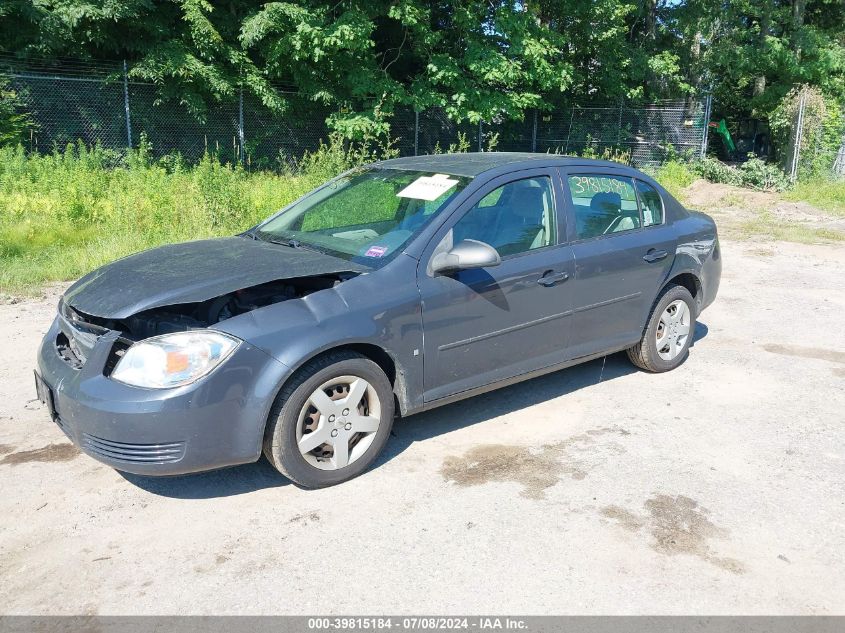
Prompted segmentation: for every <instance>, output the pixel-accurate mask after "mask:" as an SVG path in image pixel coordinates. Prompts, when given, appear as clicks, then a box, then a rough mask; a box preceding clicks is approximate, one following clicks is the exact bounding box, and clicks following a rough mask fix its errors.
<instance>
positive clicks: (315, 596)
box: [0, 241, 845, 614]
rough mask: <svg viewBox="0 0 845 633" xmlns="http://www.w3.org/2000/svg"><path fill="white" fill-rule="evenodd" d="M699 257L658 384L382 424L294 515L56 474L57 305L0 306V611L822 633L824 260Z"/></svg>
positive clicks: (496, 403)
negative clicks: (694, 313)
mask: <svg viewBox="0 0 845 633" xmlns="http://www.w3.org/2000/svg"><path fill="white" fill-rule="evenodd" d="M723 250H724V266H725V268H724V277H723V282H722V289H721V292H720V296H719V298H718V299H717V301H716V303H715V304H714V305H713V306H712V307H711V308H710V309H708V310H707V311H706V312H705V313H704V314H703V315H702V318H701V322H700V324H699V326H698V329H697V332H696V341H695V345H694V348H693V350H692V352H691V355H690V358H689V360H688V361H687V362H686V363H685V364H684V365H683V366H681V368H679V369H678V370H676V371H674V372H672V373H669V374H664V375H649V374H645V373H642V372H638V371H634V369H633V368H632V366H630V365H629V364H628V362H627V361H626V359H625V358H624V356H622V355H615V356H611V357H608V358H607V359H606V363H603V362H602V361H601V360H599V361H595V362H591V363H588V364H586V365H583V366H581V367H577V368H574V369H570V370H567V371H563V372H559V373H556V374H553V375H550V376H547V377H544V378H540V379H536V380H533V381H530V382H527V383H523V384H521V385H517V386H515V387H511V388H508V389H505V390H503V391H499V392H495V393H491V394H488V395H485V396H481V397H478V398H475V399H472V400H469V401H466V402H464V403H460V404H457V405H453V406H449V407H446V408H443V409H440V410H436V411H433V412H430V413H426V414H423V415H420V416H417V417H413V418H409V419H407V420H402V421H399V422H397V424H396V427H395V437H393V438H392V439H391V440H390V443H389V444H388V448H387V454H386V455H385V456H384V457H383V458H382V459H381V460H380V462H379V464H378V466H377V467H376V468H375V469H373V470H371V471H370V472H369V473H367V474H365V475H364V476H362V477H360V478H359V479H357V480H354V481H352V482H349V483H346V484H343V485H341V486H337V487H334V488H330V489H327V490H321V491H316V492H308V491H303V490H300V489H298V488H296V487H294V486H292V485H289V484H288V483H287V482H286V481H285V480H284V479H283V478H281V477H280V476H277V475H276V474H275V472H274V471H273V470H272V469H271V468H270V467H269V466H268V465H267V464H266V463H264V462H261V463H258V464H254V465H249V466H243V467H238V468H233V469H229V470H225V471H219V472H215V473H210V474H204V475H195V476H190V477H181V478H173V479H145V478H142V477H135V476H130V475H121V474H120V473H118V472H116V471H114V470H112V469H110V468H107V467H105V466H101V465H99V464H98V463H97V462H95V461H94V460H92V459H90V458H88V457H86V456H84V455H81V454H79V453H78V452H77V451H76V449H74V448H73V447H72V446H71V445H69V444H68V443H67V440H66V439H65V437H64V435H63V434H62V433H61V431H60V430H59V429H58V428H57V427H56V426H55V425H53V424H52V423H51V422H50V420H49V418H48V416H47V414H46V412H45V411H44V410H43V408H42V407H41V405H40V404H39V403H37V402H35V401H34V400H33V398H34V393H33V391H34V389H33V385H32V367H33V361H34V358H35V350H36V346H37V344H38V341H39V339H40V337H41V336H42V334H43V332H44V331H45V330H46V328H47V326H48V324H49V322H50V320H51V319H52V317H53V312H54V310H55V304H56V300H57V296H58V294H57V293H58V289H56V290H54V291H51V292H50V293H49V294H48V296H47V297H46V298H44V299H41V300H25V301H23V302H19V303H15V304H9V303H7V304H6V305H0V345H2V349H3V351H4V353H3V355H2V361H0V486H1V487H0V490H2V495H0V513H2V514H1V515H0V516H2V517H3V518H2V521H0V612H3V613H5V614H13V613H15V614H24V613H25V614H34V613H38V614H42V613H49V614H70V613H86V614H117V613H157V614H182V613H203V614H210V613H254V614H258V613H262V614H269V613H300V614H301V613H314V612H323V613H347V614H348V613H355V614H363V613H384V612H389V613H421V612H429V613H432V612H433V613H449V614H453V613H489V612H495V613H520V614H544V613H689V612H694V613H707V614H717V613H743V614H752V613H758V614H763V613H796V614H797V613H800V614H804V613H819V614H822V613H825V614H827V613H838V614H843V613H845V597H844V596H845V573H843V569H845V389H843V386H845V327H843V325H845V317H843V314H845V282H843V279H845V247H843V246H841V245H839V246H806V245H799V244H791V243H784V242H753V241H752V242H736V241H725V242H724V244H723Z"/></svg>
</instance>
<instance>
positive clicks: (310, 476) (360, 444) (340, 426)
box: [264, 352, 394, 488]
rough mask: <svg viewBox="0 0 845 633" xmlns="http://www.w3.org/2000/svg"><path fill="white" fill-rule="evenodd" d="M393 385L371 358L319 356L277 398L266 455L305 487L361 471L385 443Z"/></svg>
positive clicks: (331, 482) (327, 483)
mask: <svg viewBox="0 0 845 633" xmlns="http://www.w3.org/2000/svg"><path fill="white" fill-rule="evenodd" d="M393 414H394V406H393V390H392V388H391V385H390V381H389V380H388V379H387V376H386V375H385V374H384V372H383V371H382V370H381V368H380V367H379V366H378V365H376V364H375V363H374V362H373V361H371V360H369V359H368V358H365V357H364V356H361V355H359V354H355V353H352V352H339V353H333V354H329V355H327V356H323V357H321V358H317V359H315V360H314V361H312V362H310V363H308V364H307V365H305V366H304V367H303V368H302V369H300V370H299V371H298V372H297V373H296V374H295V375H294V377H293V378H292V379H291V381H290V384H288V385H286V386H285V387H284V388H283V389H282V391H281V393H280V394H279V396H278V397H277V399H276V404H275V405H274V407H273V410H272V412H271V413H270V419H269V420H268V424H267V431H266V433H265V436H264V454H265V455H266V457H267V459H268V460H269V461H270V463H271V464H273V466H275V467H276V469H278V470H279V472H281V473H282V474H283V475H285V476H286V477H288V478H289V479H291V480H292V481H294V482H296V483H297V484H299V485H301V486H303V487H304V488H323V487H325V486H331V485H334V484H338V483H341V482H343V481H346V480H348V479H352V478H353V477H356V476H357V475H360V474H361V473H362V472H364V471H365V470H366V469H367V467H368V466H370V464H372V462H373V461H374V460H375V458H376V457H377V456H378V454H379V453H380V452H381V450H382V448H384V445H385V444H386V443H387V438H388V437H389V436H390V428H391V426H392V424H393Z"/></svg>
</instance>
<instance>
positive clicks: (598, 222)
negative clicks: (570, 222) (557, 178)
mask: <svg viewBox="0 0 845 633" xmlns="http://www.w3.org/2000/svg"><path fill="white" fill-rule="evenodd" d="M569 193H570V195H571V197H572V208H573V211H574V213H575V234H576V239H579V240H587V239H591V238H594V237H599V236H601V235H610V234H614V233H622V232H625V231H633V230H635V229H638V228H640V224H641V223H640V209H639V205H638V204H637V194H636V192H635V191H634V181H633V179H632V178H625V177H623V176H610V175H607V174H577V175H571V176H569Z"/></svg>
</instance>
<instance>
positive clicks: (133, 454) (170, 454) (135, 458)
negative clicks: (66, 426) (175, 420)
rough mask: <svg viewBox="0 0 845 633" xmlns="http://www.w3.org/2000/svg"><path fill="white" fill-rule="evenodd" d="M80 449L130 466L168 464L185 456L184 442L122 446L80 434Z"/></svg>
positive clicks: (120, 443)
mask: <svg viewBox="0 0 845 633" xmlns="http://www.w3.org/2000/svg"><path fill="white" fill-rule="evenodd" d="M82 447H83V448H84V449H87V450H88V451H89V452H91V453H93V454H94V455H98V456H99V457H103V458H105V459H109V460H112V461H118V462H127V463H132V464H169V463H172V462H178V461H179V460H180V459H182V457H183V456H184V455H185V442H171V443H169V444H124V443H123V442H112V441H111V440H104V439H103V438H101V437H95V436H93V435H88V434H87V433H83V434H82Z"/></svg>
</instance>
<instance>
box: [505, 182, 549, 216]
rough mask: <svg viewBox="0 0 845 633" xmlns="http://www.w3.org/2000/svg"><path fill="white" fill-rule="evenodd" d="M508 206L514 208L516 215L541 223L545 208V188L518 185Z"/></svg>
mask: <svg viewBox="0 0 845 633" xmlns="http://www.w3.org/2000/svg"><path fill="white" fill-rule="evenodd" d="M508 206H509V207H511V209H513V211H514V213H515V214H516V215H518V216H520V217H522V218H526V219H530V220H533V221H535V222H538V223H539V222H540V221H541V219H542V217H543V210H544V209H545V205H544V204H543V188H542V187H518V188H516V189H514V190H513V193H512V194H511V199H510V200H509V204H508Z"/></svg>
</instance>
